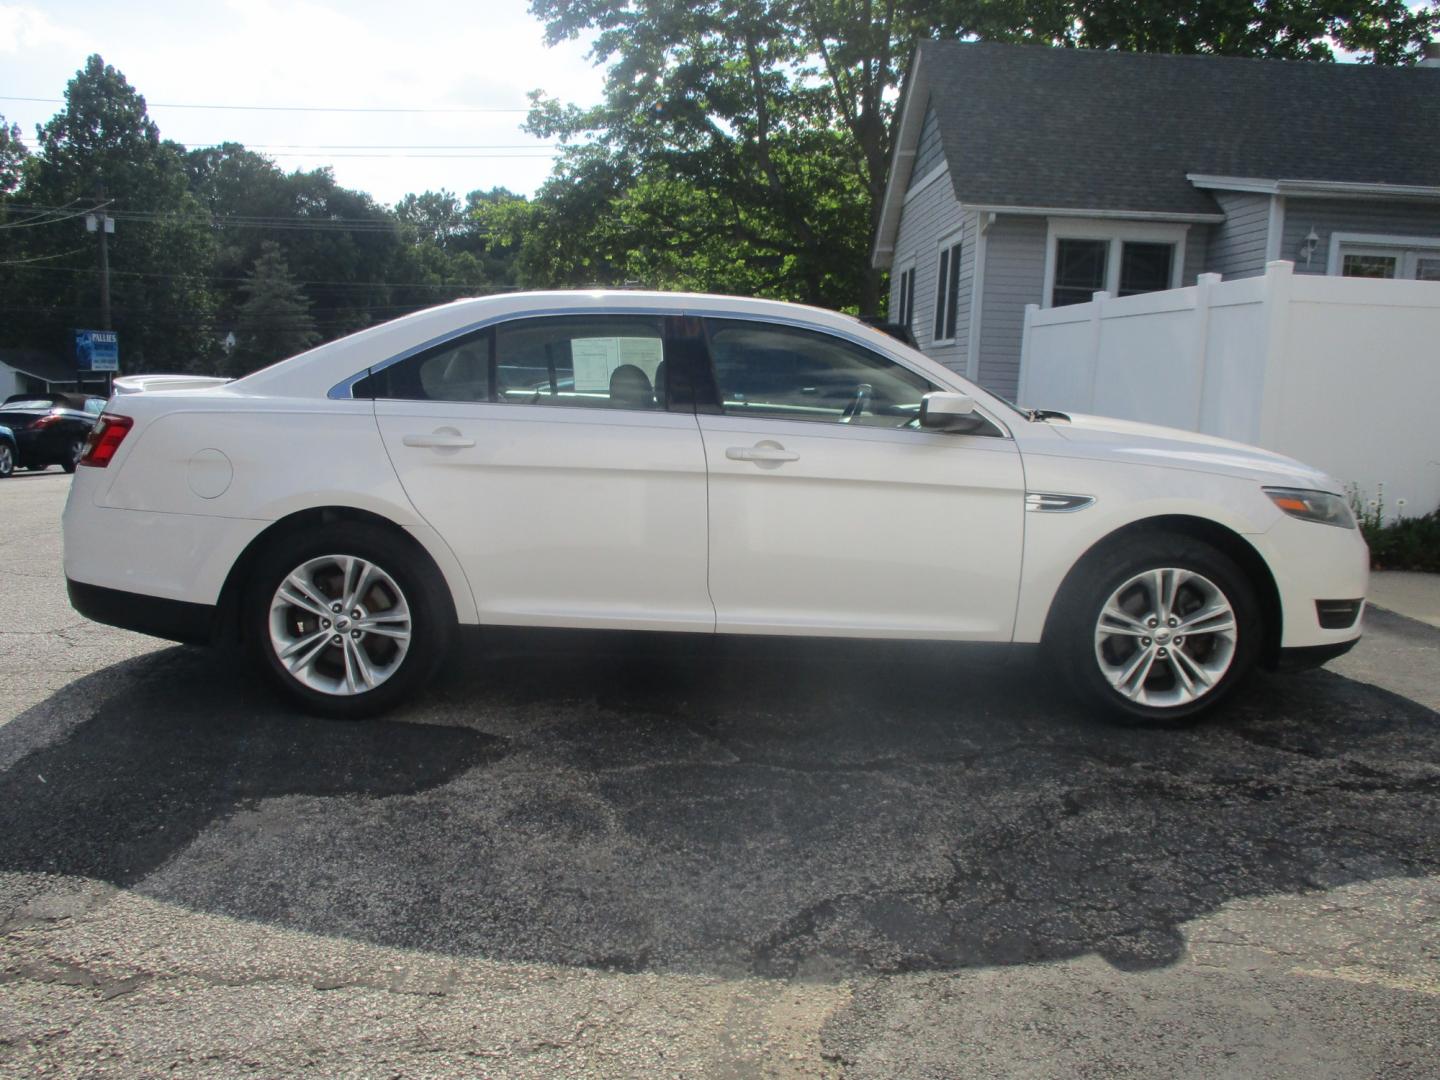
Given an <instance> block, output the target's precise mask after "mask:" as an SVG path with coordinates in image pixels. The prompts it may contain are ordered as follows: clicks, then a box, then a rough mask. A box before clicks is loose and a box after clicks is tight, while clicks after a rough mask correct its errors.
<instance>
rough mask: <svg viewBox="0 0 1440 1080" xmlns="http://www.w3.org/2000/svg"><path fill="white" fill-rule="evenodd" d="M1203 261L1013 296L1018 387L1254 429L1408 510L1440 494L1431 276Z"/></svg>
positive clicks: (1039, 403) (1206, 427)
mask: <svg viewBox="0 0 1440 1080" xmlns="http://www.w3.org/2000/svg"><path fill="white" fill-rule="evenodd" d="M1293 270H1294V267H1293V265H1292V264H1291V263H1288V262H1272V263H1270V264H1268V265H1267V266H1266V268H1265V275H1264V276H1263V277H1252V278H1240V279H1237V280H1235V281H1221V280H1220V275H1219V274H1202V275H1200V278H1199V281H1198V283H1197V284H1195V285H1192V286H1190V287H1189V288H1184V289H1169V290H1167V291H1165V292H1156V293H1146V294H1144V295H1141V296H1129V297H1123V298H1120V299H1111V298H1109V297H1108V296H1107V295H1106V294H1104V293H1096V294H1095V297H1096V298H1095V299H1094V300H1093V301H1091V302H1090V303H1088V304H1075V305H1072V306H1070V307H1060V308H1047V309H1043V310H1042V309H1041V308H1039V307H1037V306H1036V305H1033V304H1032V305H1030V306H1029V307H1027V308H1026V310H1025V338H1024V345H1023V347H1022V351H1021V367H1020V395H1019V396H1020V400H1021V402H1023V403H1024V404H1025V405H1027V406H1034V407H1039V408H1046V409H1061V410H1068V411H1071V412H1085V413H1096V414H1099V415H1102V416H1114V417H1120V418H1122V419H1126V420H1141V421H1145V422H1147V423H1153V424H1166V425H1169V426H1171V427H1178V428H1186V429H1189V430H1191V431H1200V432H1205V433H1206V434H1210V435H1219V436H1222V437H1224V438H1227V439H1237V440H1239V441H1241V442H1247V443H1254V444H1256V445H1258V446H1263V447H1265V448H1266V449H1269V450H1275V451H1278V452H1280V453H1282V454H1288V455H1290V456H1291V457H1295V458H1299V459H1300V460H1301V461H1304V462H1307V463H1309V464H1311V465H1315V466H1318V467H1319V468H1322V469H1324V470H1325V471H1326V472H1328V473H1330V474H1331V475H1332V476H1335V477H1337V478H1338V479H1340V480H1342V481H1344V482H1346V483H1349V484H1355V485H1356V486H1358V488H1359V489H1360V491H1361V492H1362V494H1363V495H1365V496H1366V497H1367V498H1368V497H1373V496H1374V495H1375V493H1376V491H1377V489H1378V488H1379V486H1380V485H1382V484H1383V485H1384V490H1385V503H1386V516H1387V517H1389V516H1393V514H1394V512H1395V510H1396V505H1397V500H1399V499H1402V498H1403V499H1404V500H1405V503H1406V505H1405V511H1404V512H1405V513H1406V514H1407V515H1412V516H1413V515H1418V514H1424V513H1427V512H1428V511H1430V510H1434V509H1435V508H1436V507H1437V506H1440V282H1431V281H1380V280H1368V279H1360V278H1345V277H1322V276H1319V275H1309V274H1295V273H1293Z"/></svg>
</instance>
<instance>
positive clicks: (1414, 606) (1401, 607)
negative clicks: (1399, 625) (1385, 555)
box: [1369, 570, 1440, 628]
mask: <svg viewBox="0 0 1440 1080" xmlns="http://www.w3.org/2000/svg"><path fill="white" fill-rule="evenodd" d="M1369 600H1370V603H1371V604H1373V605H1374V606H1375V607H1378V608H1384V609H1385V610H1386V611H1393V612H1394V613H1395V614H1397V615H1404V616H1405V617H1406V618H1410V619H1416V620H1418V621H1419V622H1423V623H1429V624H1430V625H1431V626H1434V627H1437V628H1440V574H1419V573H1414V572H1411V571H1408V570H1376V571H1373V572H1372V573H1371V574H1370V596H1369Z"/></svg>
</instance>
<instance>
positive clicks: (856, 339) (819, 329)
mask: <svg viewBox="0 0 1440 1080" xmlns="http://www.w3.org/2000/svg"><path fill="white" fill-rule="evenodd" d="M566 315H594V316H599V317H605V316H616V315H618V316H622V317H623V316H626V315H635V316H651V317H660V318H664V317H667V316H682V317H688V318H695V319H732V320H736V321H742V322H758V323H771V324H773V325H776V326H789V327H794V328H796V329H800V330H809V331H811V332H812V333H816V334H828V335H829V336H831V337H836V338H839V339H840V340H842V341H848V342H850V343H851V344H852V345H858V346H859V347H860V348H862V349H865V350H866V351H868V352H873V353H878V354H879V355H880V356H882V357H884V358H885V359H886V360H889V361H890V362H891V363H893V364H897V365H899V366H900V367H902V368H904V369H905V370H906V371H908V372H910V373H911V374H912V375H918V376H919V377H920V378H922V379H924V380H925V381H926V382H934V379H933V377H932V376H931V375H930V373H929V372H926V371H921V370H919V369H918V368H916V367H915V366H914V365H912V364H910V363H907V362H906V360H905V359H904V358H903V357H899V356H896V355H895V354H894V353H892V352H890V351H889V350H888V349H885V348H883V347H882V348H877V347H876V346H877V344H879V345H882V346H883V344H884V343H885V341H887V340H893V339H890V338H889V337H888V335H887V334H886V333H885V332H884V331H883V330H875V329H872V328H870V327H868V326H865V324H863V323H859V322H857V325H858V326H859V327H860V332H852V331H849V330H841V329H837V328H835V327H833V326H822V325H817V324H816V323H814V322H811V321H809V320H807V319H802V318H796V317H795V316H792V315H776V314H768V313H760V312H750V311H706V310H703V309H701V310H697V309H694V308H687V307H680V306H677V307H658V306H655V305H646V306H643V307H623V308H611V307H607V308H595V307H593V306H585V307H571V306H566V307H554V308H538V309H536V310H533V311H524V312H515V311H511V312H507V313H506V314H504V315H493V316H491V317H490V318H488V319H481V320H480V321H479V322H474V323H470V324H469V325H467V326H463V327H460V328H459V329H457V330H452V331H450V332H449V333H445V334H440V335H437V336H436V337H433V338H430V339H429V340H428V341H423V342H421V343H420V344H418V345H414V346H411V347H410V348H408V349H404V350H402V351H401V352H398V353H396V354H395V355H394V356H390V357H387V358H386V359H384V360H382V361H380V362H379V363H377V364H372V365H371V366H370V367H368V368H364V369H363V370H361V371H357V372H356V373H355V374H353V375H350V376H348V377H347V378H345V379H342V380H341V381H340V382H338V383H336V384H335V385H334V386H332V387H331V388H330V389H329V391H328V392H327V393H326V394H325V396H326V397H327V398H328V399H330V400H331V401H353V400H356V399H355V396H354V394H353V393H351V391H352V390H353V389H354V387H355V384H356V383H358V382H359V381H360V380H361V379H365V378H368V377H369V376H370V375H372V374H374V373H375V372H377V371H384V370H385V369H386V368H388V367H389V366H390V365H391V364H398V363H400V362H401V361H402V360H408V359H410V357H412V356H415V355H416V354H417V353H422V352H424V351H425V350H426V349H433V348H435V347H436V346H439V345H444V344H445V343H446V342H450V341H455V340H456V339H458V338H462V337H465V336H467V335H469V334H474V333H478V332H479V331H481V330H488V329H490V328H492V327H496V326H500V325H501V324H503V323H508V322H517V321H519V320H521V319H544V318H557V317H561V316H566ZM877 337H878V338H879V339H881V340H880V341H878V342H877V340H876V339H877ZM942 385H943V384H942ZM943 388H944V389H947V390H959V391H960V392H961V393H969V389H968V388H960V387H955V386H946V387H943ZM976 408H977V409H978V410H979V411H980V413H981V415H983V416H984V417H985V419H987V420H989V421H990V422H991V423H992V424H994V425H995V427H996V429H997V430H998V431H999V435H998V436H997V435H990V436H983V437H985V438H1001V439H1013V438H1014V435H1013V434H1012V433H1011V431H1010V427H1009V425H1007V424H1006V423H1005V422H1004V421H1003V420H1001V419H1000V418H999V417H998V416H997V415H996V414H995V412H994V410H992V409H989V408H987V407H986V406H985V404H984V403H983V402H980V401H977V402H976Z"/></svg>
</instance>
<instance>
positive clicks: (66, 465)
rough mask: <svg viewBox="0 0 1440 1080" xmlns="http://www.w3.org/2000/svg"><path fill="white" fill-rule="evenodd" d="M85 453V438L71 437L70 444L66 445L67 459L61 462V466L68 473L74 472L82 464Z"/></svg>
mask: <svg viewBox="0 0 1440 1080" xmlns="http://www.w3.org/2000/svg"><path fill="white" fill-rule="evenodd" d="M84 453H85V440H84V439H71V440H70V445H69V446H68V447H66V457H65V460H64V461H62V462H60V467H61V468H62V469H64V470H65V471H66V472H67V473H73V472H74V471H75V469H76V467H77V466H78V465H79V464H80V457H81V455H83V454H84Z"/></svg>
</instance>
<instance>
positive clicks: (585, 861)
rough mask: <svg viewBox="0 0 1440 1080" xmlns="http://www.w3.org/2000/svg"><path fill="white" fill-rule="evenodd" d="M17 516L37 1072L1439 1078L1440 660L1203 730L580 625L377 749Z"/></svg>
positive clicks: (454, 686) (909, 664)
mask: <svg viewBox="0 0 1440 1080" xmlns="http://www.w3.org/2000/svg"><path fill="white" fill-rule="evenodd" d="M9 485H10V482H0V556H3V560H4V562H5V563H7V564H9V563H13V562H14V561H16V560H17V557H18V556H19V555H20V554H23V555H24V556H25V559H24V566H25V568H26V572H25V576H24V577H23V578H21V577H15V578H7V579H3V580H4V581H5V589H6V592H7V593H8V594H10V596H11V597H12V599H11V601H10V602H9V603H7V607H11V608H12V609H13V607H14V603H15V601H17V600H18V601H19V602H20V603H21V605H22V606H26V605H28V606H29V609H30V610H31V611H32V614H31V615H30V616H27V618H29V619H30V620H31V621H30V624H27V625H26V626H25V628H23V629H21V630H20V631H18V632H19V633H21V634H23V635H25V636H24V639H23V641H20V642H18V645H17V651H15V652H14V653H12V655H15V656H20V655H22V654H23V657H24V662H23V663H22V662H12V663H10V664H9V666H6V665H7V662H5V661H3V660H0V677H3V678H4V679H6V680H14V681H15V683H16V684H17V686H18V692H17V693H16V694H15V695H14V698H15V702H14V703H13V705H6V706H5V707H4V708H0V719H3V718H8V723H5V724H4V725H3V726H0V768H3V771H0V806H4V807H5V808H6V809H5V824H6V828H5V829H4V831H3V833H0V928H3V930H4V931H5V939H4V940H5V957H4V966H3V968H0V1072H4V1071H6V1070H7V1069H8V1070H13V1071H16V1072H17V1073H19V1072H29V1071H34V1070H41V1071H43V1070H45V1069H49V1070H52V1071H54V1072H57V1073H60V1074H73V1075H137V1074H139V1073H145V1072H153V1073H156V1074H158V1073H160V1072H164V1071H167V1070H170V1069H178V1070H182V1071H187V1072H190V1073H193V1074H197V1075H199V1074H211V1075H226V1074H227V1072H229V1073H230V1074H233V1072H234V1071H236V1070H238V1069H241V1068H242V1067H243V1068H245V1069H250V1070H252V1071H259V1072H261V1073H270V1074H287V1075H288V1074H291V1073H294V1072H300V1071H307V1070H310V1069H318V1070H319V1071H321V1072H322V1073H327V1072H328V1073H332V1074H336V1075H339V1074H346V1073H350V1074H354V1075H374V1074H376V1073H377V1072H381V1071H383V1070H388V1071H389V1073H391V1074H394V1075H468V1074H473V1073H475V1072H487V1073H496V1074H501V1075H505V1074H514V1075H530V1074H533V1075H545V1074H547V1073H550V1074H554V1073H557V1072H559V1073H573V1072H587V1073H594V1074H600V1075H637V1074H639V1073H642V1072H643V1073H648V1072H655V1071H665V1072H669V1073H672V1074H676V1075H726V1074H729V1075H755V1074H772V1075H831V1074H845V1075H850V1074H853V1075H857V1076H899V1075H906V1076H908V1075H914V1076H960V1075H974V1076H993V1075H1035V1076H1042V1075H1056V1074H1059V1073H1066V1074H1075V1075H1096V1076H1099V1075H1123V1074H1133V1075H1137V1076H1138V1075H1157V1074H1158V1075H1197V1076H1199V1075H1205V1076H1215V1075H1262V1074H1263V1075H1274V1074H1281V1073H1287V1072H1305V1073H1306V1074H1307V1075H1309V1076H1331V1075H1333V1076H1353V1075H1361V1074H1364V1075H1378V1074H1382V1073H1384V1074H1389V1075H1415V1076H1426V1075H1440V1070H1437V1068H1436V1066H1435V1064H1434V1062H1436V1061H1437V1060H1440V1045H1437V1040H1440V1034H1437V1033H1440V1022H1437V1021H1440V830H1437V829H1436V825H1435V823H1436V820H1437V811H1440V716H1437V714H1436V712H1435V711H1434V706H1435V705H1436V704H1437V702H1436V695H1437V694H1440V631H1436V630H1434V629H1433V628H1430V627H1426V626H1423V625H1422V624H1419V623H1413V622H1410V621H1408V620H1403V619H1399V618H1397V617H1395V616H1389V615H1386V614H1384V613H1372V615H1371V619H1370V630H1369V635H1368V636H1367V639H1366V641H1365V642H1364V643H1363V644H1362V645H1361V646H1360V648H1359V649H1357V651H1356V652H1355V653H1354V654H1352V656H1351V657H1347V658H1345V659H1344V660H1342V661H1339V662H1336V663H1335V664H1333V665H1332V669H1333V670H1325V671H1320V672H1316V673H1311V674H1307V675H1300V676H1269V675H1267V676H1260V677H1257V678H1256V679H1255V680H1254V682H1253V684H1252V685H1251V686H1250V687H1248V688H1247V691H1246V692H1245V693H1243V694H1242V695H1241V696H1240V697H1238V698H1237V699H1236V700H1235V702H1234V703H1233V704H1231V705H1228V706H1226V707H1225V708H1224V709H1223V710H1222V711H1221V712H1220V714H1219V715H1217V716H1216V717H1215V718H1214V719H1213V720H1211V721H1209V722H1206V723H1203V724H1201V725H1199V726H1197V727H1194V728H1190V729H1186V730H1181V731H1160V730H1148V729H1127V728H1117V727H1112V726H1106V725H1103V724H1097V723H1095V722H1094V721H1093V720H1092V719H1091V718H1089V717H1086V716H1084V715H1082V714H1081V713H1079V712H1078V711H1077V710H1076V708H1075V707H1074V706H1073V705H1072V704H1071V703H1070V702H1069V701H1068V700H1067V699H1066V698H1065V697H1064V696H1063V694H1062V693H1061V691H1060V690H1059V688H1058V687H1056V686H1054V685H1052V679H1051V677H1050V675H1049V673H1048V672H1047V670H1046V668H1045V666H1044V664H1043V662H1041V661H1040V660H1039V659H1037V658H1036V657H1035V656H1033V655H1031V654H1029V653H1021V654H1018V655H1007V654H1003V653H996V652H994V651H991V650H985V651H983V652H976V651H973V650H963V649H956V648H952V647H937V646H933V645H921V646H912V645H903V646H902V645H894V644H875V643H864V642H806V641H798V640H793V639H768V640H765V639H721V640H714V639H707V638H697V637H681V636H675V637H669V636H648V635H604V634H578V633H560V632H528V633H520V632H505V633H491V634H488V635H485V636H484V637H483V638H481V639H478V640H471V641H470V642H468V643H467V644H468V645H469V646H470V647H469V648H468V649H467V650H466V651H465V652H464V654H463V657H462V659H461V660H460V661H458V662H457V663H456V664H455V665H454V666H453V667H452V669H451V670H450V671H448V672H447V673H446V675H445V676H444V677H442V679H441V680H440V681H439V682H438V683H437V685H436V686H435V687H433V688H432V690H431V693H430V694H429V695H427V696H426V697H425V698H424V699H423V700H422V701H420V702H417V703H416V705H415V706H414V707H413V708H411V709H409V710H407V711H406V712H404V713H402V714H398V715H396V716H394V717H391V718H388V719H385V720H380V721H374V722H368V723H362V724H352V723H342V722H335V721H324V720H317V719H313V718H308V717H305V716H302V715H300V714H298V713H296V712H295V711H294V710H292V709H290V708H289V707H288V706H286V705H285V704H283V703H282V702H280V701H279V700H277V699H276V698H275V697H274V696H273V695H272V694H271V693H270V691H269V690H268V689H266V688H265V687H263V686H261V685H258V684H257V681H256V680H255V679H254V678H253V677H252V675H251V674H250V672H249V671H248V670H247V669H246V668H244V667H243V666H241V665H240V664H238V663H237V662H236V658H234V657H231V656H228V655H224V654H220V653H214V652H210V651H207V650H201V649H193V648H182V647H176V646H167V645H164V644H163V643H159V642H153V641H149V640H147V639H144V638H139V637H137V636H135V635H128V634H123V633H122V632H120V631H113V630H109V629H107V628H101V627H95V626H93V625H91V624H83V625H76V617H74V616H73V614H71V615H69V616H68V617H67V616H66V615H65V609H64V606H63V580H62V579H61V578H60V575H59V568H58V536H57V535H56V532H55V525H54V520H55V517H56V515H57V514H58V504H59V500H60V499H61V498H63V492H64V485H65V480H64V478H63V477H62V476H61V475H60V474H58V473H57V474H54V475H53V476H42V477H22V478H20V479H19V480H18V481H17V482H16V483H15V486H14V487H11V486H9ZM22 548H23V551H22ZM3 572H4V571H3V570H0V573H3ZM5 643H6V638H5V637H4V636H0V648H3V647H4V645H5ZM51 658H54V659H55V660H56V661H57V663H56V665H55V666H56V667H66V666H75V667H83V661H84V660H85V658H93V660H92V663H91V665H90V669H89V670H77V671H76V672H75V673H74V674H73V675H71V677H70V678H69V679H68V680H65V681H63V682H60V684H59V685H55V683H56V682H57V680H56V679H55V678H54V673H53V671H52V672H50V673H48V674H46V673H44V672H42V671H40V670H38V669H37V671H36V684H35V685H32V684H30V683H27V682H26V681H25V680H26V671H27V670H28V668H29V666H30V665H38V664H43V663H44V662H46V661H48V660H49V659H51ZM77 658H78V659H79V660H80V661H81V663H75V664H72V663H70V662H72V661H76V660H77ZM1392 676H1393V677H1392ZM1387 686H1388V687H1390V689H1387V688H1386V687H1387ZM467 1005H468V1007H467ZM356 1010H358V1012H357V1011H356ZM362 1016H363V1017H364V1018H365V1019H363V1021H362V1019H360V1018H361V1017H362ZM346 1017H348V1018H349V1023H350V1024H351V1027H350V1028H349V1029H348V1030H350V1031H351V1035H350V1036H349V1037H346V1036H344V1035H343V1034H340V1032H343V1031H344V1030H347V1029H346V1027H345V1024H346ZM412 1017H413V1018H414V1023H415V1024H416V1025H420V1026H421V1027H423V1028H425V1030H426V1031H427V1032H428V1034H427V1035H426V1037H425V1039H422V1040H420V1041H419V1042H417V1041H416V1038H415V1036H414V1034H413V1032H412V1030H411V1027H410V1026H409V1025H410V1024H411V1018H412ZM244 1018H248V1029H247V1030H248V1032H249V1034H244V1033H241V1032H238V1031H237V1030H236V1025H237V1024H239V1025H240V1026H241V1027H244V1026H245V1025H244V1024H243V1023H242V1019H244ZM467 1018H468V1019H467ZM332 1028H333V1029H334V1031H333V1033H332V1034H330V1035H326V1036H325V1037H323V1038H321V1037H318V1036H317V1037H316V1038H315V1039H313V1040H308V1036H307V1034H306V1033H307V1032H319V1031H330V1030H331V1029H332ZM62 1029H63V1030H62ZM262 1030H263V1031H266V1032H267V1033H268V1034H267V1035H266V1036H265V1038H263V1039H257V1038H256V1037H255V1033H256V1032H259V1031H262ZM307 1040H308V1041H307ZM426 1040H428V1042H427V1041H426ZM427 1047H428V1049H427ZM497 1047H499V1049H497ZM506 1047H509V1049H506ZM482 1051H483V1052H482Z"/></svg>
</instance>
